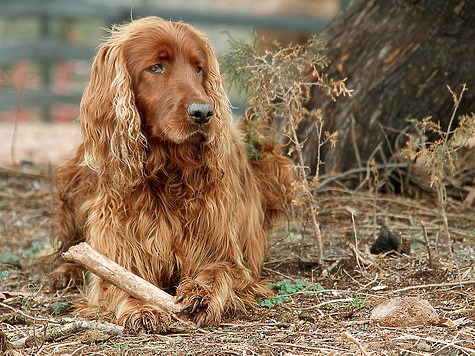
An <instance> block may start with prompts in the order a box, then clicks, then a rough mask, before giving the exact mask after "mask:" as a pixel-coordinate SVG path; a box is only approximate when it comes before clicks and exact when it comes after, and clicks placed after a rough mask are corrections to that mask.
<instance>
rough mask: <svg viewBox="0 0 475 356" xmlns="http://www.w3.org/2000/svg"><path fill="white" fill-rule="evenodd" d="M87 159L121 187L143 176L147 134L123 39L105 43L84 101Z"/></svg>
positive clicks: (130, 184)
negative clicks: (143, 131)
mask: <svg viewBox="0 0 475 356" xmlns="http://www.w3.org/2000/svg"><path fill="white" fill-rule="evenodd" d="M81 130H82V135H83V142H84V162H85V164H86V165H88V166H89V167H90V168H91V169H94V170H96V171H97V172H99V174H101V175H104V176H105V177H106V178H107V179H110V180H111V181H112V183H113V184H114V185H115V186H116V187H117V188H119V189H121V190H127V189H130V188H131V187H133V186H135V185H137V184H139V183H140V182H141V181H142V180H143V178H144V174H145V173H144V161H145V154H146V146H147V142H146V138H145V136H144V135H143V133H142V128H141V120H140V115H139V113H138V111H137V108H136V106H135V97H134V92H133V90H132V83H131V78H130V75H129V73H128V72H127V69H126V66H125V60H124V58H123V54H122V46H121V45H120V43H114V40H111V41H110V42H108V43H105V44H104V45H102V47H101V48H100V49H99V52H98V54H97V56H96V58H95V60H94V63H93V66H92V71H91V81H90V83H89V85H88V86H87V88H86V90H85V91H84V94H83V98H82V101H81Z"/></svg>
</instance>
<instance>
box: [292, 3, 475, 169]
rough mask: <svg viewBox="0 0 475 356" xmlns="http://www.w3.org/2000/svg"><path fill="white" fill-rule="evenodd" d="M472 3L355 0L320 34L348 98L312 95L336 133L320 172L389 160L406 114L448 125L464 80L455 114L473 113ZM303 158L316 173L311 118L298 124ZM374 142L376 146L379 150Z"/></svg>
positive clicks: (474, 51)
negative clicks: (350, 91)
mask: <svg viewBox="0 0 475 356" xmlns="http://www.w3.org/2000/svg"><path fill="white" fill-rule="evenodd" d="M474 24H475V2H474V1H473V0H419V1H417V0H398V1H382V0H353V2H352V3H351V4H350V6H348V7H347V8H346V9H345V10H344V12H342V13H341V14H340V15H339V16H338V17H337V18H336V19H335V20H334V21H333V22H332V23H331V24H330V26H329V28H328V29H327V30H326V31H325V32H324V34H323V35H324V38H326V39H327V49H328V53H327V55H328V57H329V58H330V60H331V61H332V64H331V65H330V67H329V68H328V70H327V73H328V74H329V76H330V77H332V78H335V79H340V78H344V77H347V78H348V80H347V87H348V88H350V89H353V90H354V92H353V95H352V97H350V98H340V99H338V100H337V102H336V103H335V102H333V101H332V100H331V99H329V98H328V97H326V96H325V95H324V94H323V93H321V92H319V91H318V90H315V91H314V92H313V93H312V100H311V102H310V106H311V107H315V108H321V109H322V111H323V114H324V120H325V127H324V130H326V131H331V132H333V131H338V143H337V146H336V147H335V148H326V149H325V150H324V151H323V161H324V162H325V164H324V165H323V168H324V171H325V173H337V172H342V171H346V170H348V169H350V168H354V167H355V166H358V165H365V164H366V162H367V161H368V160H370V158H371V157H372V156H374V158H375V159H376V161H379V162H383V163H384V162H387V160H389V158H390V157H391V156H392V152H394V150H395V149H397V148H398V146H399V147H401V146H403V145H404V138H403V137H402V136H401V135H400V133H401V132H402V131H403V130H404V129H405V128H406V127H407V126H408V125H409V124H408V122H407V120H408V119H411V118H417V119H422V118H424V117H426V116H432V117H433V119H434V120H435V121H436V122H437V121H439V122H441V123H442V125H443V124H444V123H445V124H446V125H447V123H448V119H449V118H450V114H451V111H452V108H453V101H452V97H451V94H450V93H449V91H448V90H447V87H446V86H447V85H449V86H450V87H451V88H452V89H453V90H454V91H457V90H460V87H461V85H462V83H467V87H468V91H467V92H466V93H465V95H464V98H463V100H462V102H461V105H460V107H459V111H458V114H464V113H469V112H473V111H475V100H474V99H475V25H474ZM299 132H300V135H301V136H302V139H304V138H308V139H307V142H306V144H305V147H304V152H303V154H304V157H305V162H306V164H308V166H310V167H311V169H312V170H313V171H315V167H316V163H317V162H316V149H315V147H316V135H315V125H314V123H313V122H308V121H307V122H303V123H302V124H301V126H300V131H299ZM378 146H379V147H380V148H381V149H380V150H378V149H377V148H378Z"/></svg>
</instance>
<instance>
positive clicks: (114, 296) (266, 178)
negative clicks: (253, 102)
mask: <svg viewBox="0 0 475 356" xmlns="http://www.w3.org/2000/svg"><path fill="white" fill-rule="evenodd" d="M81 130H82V135H83V142H82V144H81V145H80V146H79V148H78V150H77V153H76V154H75V156H74V157H73V158H72V159H70V160H69V161H66V162H65V163H64V164H63V165H61V166H59V167H57V168H56V170H55V172H54V182H55V185H56V187H57V191H58V196H59V207H58V212H57V229H56V230H57V233H56V235H57V236H56V237H57V239H58V241H59V242H60V246H59V247H58V250H59V252H62V251H65V250H67V249H68V248H69V247H70V246H72V245H74V244H77V243H79V242H81V241H87V242H88V243H89V244H90V245H92V247H93V248H94V249H96V250H97V251H99V252H100V253H102V254H104V255H105V256H107V257H109V258H110V259H112V260H114V261H115V262H117V263H119V264H120V265H122V266H124V267H125V268H127V269H128V270H130V271H132V272H133V273H135V274H137V275H139V276H140V277H142V278H144V279H146V280H147V281H149V282H151V283H153V284H155V285H156V286H158V287H160V288H162V289H164V290H167V291H169V292H170V293H172V294H174V295H175V296H176V298H177V301H180V302H181V303H183V305H185V312H188V313H190V315H191V316H192V317H193V318H194V320H195V322H196V323H197V324H198V325H217V324H219V322H220V320H221V317H222V315H223V313H225V312H228V311H235V310H243V309H244V308H245V307H246V306H249V305H252V304H253V303H255V297H256V296H268V295H270V294H271V291H270V290H269V289H268V288H267V287H266V286H265V283H263V281H262V280H261V278H260V274H261V270H262V267H263V259H264V245H265V242H266V233H267V232H268V230H269V229H270V228H271V227H272V224H273V222H274V221H275V219H276V218H278V217H279V216H280V215H281V214H282V213H284V212H285V210H286V208H287V205H288V203H289V201H290V185H291V178H292V174H291V171H290V169H289V166H291V161H290V160H289V159H288V158H285V157H283V156H281V155H279V154H278V153H276V152H275V149H274V148H273V147H272V146H271V145H267V146H266V147H265V148H263V149H262V152H261V154H262V159H260V160H251V159H249V158H248V156H247V153H246V147H245V142H244V140H243V137H242V134H241V132H240V130H239V128H238V127H237V126H236V125H235V124H233V122H232V115H231V111H230V107H229V102H228V98H227V95H226V92H225V87H224V82H223V78H222V77H221V75H220V73H219V68H218V62H217V59H216V56H215V54H214V51H213V49H212V46H211V44H210V42H209V41H208V40H207V39H206V38H205V36H204V35H203V34H201V33H200V32H198V31H197V30H195V29H193V28H192V27H191V26H189V25H186V24H184V23H173V22H168V21H165V20H162V19H160V18H157V17H148V18H144V19H140V20H136V21H133V22H131V23H130V24H127V25H124V26H118V27H116V28H114V29H113V30H111V32H110V37H109V39H108V40H107V41H106V42H105V43H104V44H103V45H102V46H101V47H100V49H99V51H98V54H97V56H96V58H95V60H94V63H93V66H92V73H91V80H90V83H89V85H88V86H87V88H86V90H85V91H84V95H83V99H82V102H81ZM80 276H81V270H80V269H79V268H78V267H76V266H74V265H72V264H67V263H63V264H62V265H61V266H59V267H58V268H57V269H56V270H55V271H53V272H52V274H51V276H50V278H51V281H52V283H53V285H54V286H55V287H57V288H61V287H64V286H66V285H67V284H68V283H69V282H70V281H71V280H77V279H81V277H80ZM87 287H88V288H87V298H88V306H87V307H86V308H85V309H86V310H87V309H89V311H92V310H95V311H97V309H98V308H99V307H101V308H102V307H104V306H105V305H107V306H108V307H109V308H110V309H111V310H112V311H113V312H114V314H115V316H116V317H117V322H118V323H119V324H121V325H124V326H125V327H126V328H127V329H128V330H130V331H139V330H143V329H145V330H146V331H149V332H160V331H164V330H166V328H167V323H168V321H169V315H168V314H167V313H165V312H164V311H163V310H161V309H160V308H158V307H156V306H154V305H149V304H146V303H144V302H142V301H139V300H137V299H134V298H132V297H130V296H129V295H127V294H126V293H125V292H123V291H121V290H120V289H118V288H116V287H114V286H112V285H110V284H108V283H107V282H105V281H103V280H101V279H100V278H98V277H95V276H91V277H90V278H89V281H88V286H87Z"/></svg>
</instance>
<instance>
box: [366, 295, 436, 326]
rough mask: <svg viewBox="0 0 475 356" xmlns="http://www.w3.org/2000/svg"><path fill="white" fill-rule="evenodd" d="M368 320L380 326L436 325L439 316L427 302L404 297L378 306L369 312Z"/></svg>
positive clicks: (386, 301) (389, 300)
mask: <svg viewBox="0 0 475 356" xmlns="http://www.w3.org/2000/svg"><path fill="white" fill-rule="evenodd" d="M370 320H371V322H373V323H378V324H380V325H381V326H416V325H436V324H437V323H438V322H439V316H438V315H437V312H436V311H435V309H434V308H433V307H432V305H430V303H429V302H428V301H427V300H423V299H420V298H415V297H404V298H392V299H388V300H385V301H384V302H382V303H381V304H379V305H378V306H377V307H376V308H374V309H373V311H372V312H371V317H370Z"/></svg>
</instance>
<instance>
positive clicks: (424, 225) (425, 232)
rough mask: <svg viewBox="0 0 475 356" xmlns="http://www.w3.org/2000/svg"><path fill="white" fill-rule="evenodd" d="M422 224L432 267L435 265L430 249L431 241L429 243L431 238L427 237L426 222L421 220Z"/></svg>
mask: <svg viewBox="0 0 475 356" xmlns="http://www.w3.org/2000/svg"><path fill="white" fill-rule="evenodd" d="M421 225H422V233H423V235H424V240H425V242H426V248H427V255H428V258H429V267H431V268H432V266H433V261H432V252H431V250H430V243H429V238H428V237H427V230H426V224H425V222H424V221H422V220H421Z"/></svg>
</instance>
